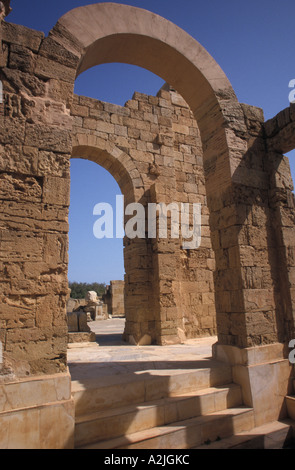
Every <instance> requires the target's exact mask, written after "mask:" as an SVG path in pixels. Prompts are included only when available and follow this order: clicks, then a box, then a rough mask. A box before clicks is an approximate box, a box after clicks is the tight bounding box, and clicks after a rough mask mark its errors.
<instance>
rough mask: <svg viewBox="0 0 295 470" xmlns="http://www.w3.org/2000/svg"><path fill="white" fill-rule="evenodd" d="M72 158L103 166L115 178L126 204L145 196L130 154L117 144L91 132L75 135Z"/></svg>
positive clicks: (140, 179)
mask: <svg viewBox="0 0 295 470" xmlns="http://www.w3.org/2000/svg"><path fill="white" fill-rule="evenodd" d="M72 158H85V159H87V160H91V161H93V162H95V163H97V164H98V165H100V166H102V167H103V168H105V169H106V170H108V171H109V173H110V174H111V175H112V176H113V177H114V178H115V180H116V181H117V183H118V185H119V186H120V189H121V191H122V194H123V195H124V196H125V202H126V204H129V203H132V202H137V201H139V200H140V199H141V197H142V196H143V181H142V177H141V175H140V173H139V171H138V169H137V168H136V166H135V165H134V163H133V161H132V159H131V158H130V156H129V155H128V154H127V153H125V152H124V151H122V150H121V149H120V148H118V147H117V146H116V145H114V144H112V143H111V142H108V141H106V140H104V139H101V138H99V137H97V136H95V135H90V134H79V133H77V134H75V135H74V136H73V150H72Z"/></svg>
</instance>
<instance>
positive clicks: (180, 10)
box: [7, 0, 295, 283]
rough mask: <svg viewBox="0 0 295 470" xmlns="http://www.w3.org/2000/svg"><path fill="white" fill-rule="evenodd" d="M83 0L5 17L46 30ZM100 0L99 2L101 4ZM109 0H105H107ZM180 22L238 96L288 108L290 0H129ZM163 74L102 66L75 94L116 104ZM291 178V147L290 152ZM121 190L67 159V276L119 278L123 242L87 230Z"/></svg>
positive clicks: (268, 109)
mask: <svg viewBox="0 0 295 470" xmlns="http://www.w3.org/2000/svg"><path fill="white" fill-rule="evenodd" d="M89 3H95V2H91V1H85V0H62V1H61V0H50V1H40V0H26V1H24V0H12V1H11V5H12V7H13V11H12V13H11V14H10V15H9V17H8V18H7V21H10V22H12V23H17V24H22V25H24V26H27V27H29V28H33V29H37V30H39V31H43V32H44V33H45V34H48V32H49V31H50V29H51V28H52V27H53V26H54V25H55V23H56V22H57V20H58V19H59V18H60V16H62V15H63V14H64V13H66V12H67V11H69V10H71V9H73V8H76V7H78V6H83V5H87V4H89ZM99 3H100V2H99ZM105 3H107V2H105ZM117 3H122V4H126V5H133V6H137V7H141V8H145V9H147V10H150V11H153V12H154V13H157V14H159V15H161V16H163V17H165V18H166V19H168V20H170V21H172V22H173V23H175V24H177V25H178V26H180V27H181V28H183V29H184V30H185V31H186V32H187V33H189V34H190V35H191V36H193V37H194V38H195V39H196V40H197V41H199V42H200V43H201V44H202V45H203V46H204V47H205V48H206V49H207V51H208V52H209V53H210V54H211V55H212V56H213V57H214V59H215V60H216V61H217V62H218V64H219V65H220V66H221V68H222V69H223V71H224V72H225V74H226V75H227V77H228V78H229V80H230V82H231V84H232V86H233V88H234V90H235V92H236V95H237V97H238V99H239V101H240V102H242V103H247V104H251V105H254V106H258V107H261V108H263V110H264V115H265V119H266V120H267V119H270V118H271V117H273V116H274V115H275V114H277V113H278V112H279V111H281V110H282V109H284V108H286V107H287V106H289V101H288V96H289V92H290V91H291V90H290V88H288V85H289V82H290V80H291V79H295V62H294V52H295V27H294V20H295V2H294V0H280V1H278V0H247V1H245V0H206V1H205V0H181V1H180V0H128V1H124V0H122V1H119V2H117ZM163 83H164V82H163V80H162V79H161V78H159V77H157V76H155V75H153V74H152V73H150V72H148V71H146V70H143V69H140V68H138V67H134V66H130V65H126V64H106V65H100V66H98V67H94V68H93V69H90V70H88V71H87V72H85V73H83V74H82V75H81V76H80V77H79V78H78V79H77V81H76V87H75V92H76V93H77V94H80V95H85V96H90V97H93V98H97V99H100V100H102V101H108V102H111V103H116V104H119V105H124V103H125V102H126V101H127V100H128V99H130V98H131V97H132V95H133V92H134V91H139V92H142V93H147V94H151V95H155V94H156V93H157V91H158V90H159V89H160V88H161V86H162V85H163ZM288 156H289V158H290V164H291V171H292V175H293V179H295V152H294V151H293V152H290V154H289V155H288ZM116 194H121V193H120V189H119V187H118V185H117V183H116V181H115V180H114V179H113V178H112V176H111V175H110V174H109V173H108V172H107V171H105V170H104V169H103V168H101V167H99V166H98V165H96V164H94V163H92V162H87V161H82V160H72V164H71V208H70V252H69V255H70V265H69V280H70V281H81V282H106V283H109V281H110V280H115V279H123V275H124V268H123V248H122V241H121V240H115V239H114V240H97V239H95V237H94V236H93V230H92V228H93V223H94V222H95V220H96V218H95V217H94V216H93V208H94V206H95V204H97V203H99V202H109V203H111V204H114V202H115V196H116Z"/></svg>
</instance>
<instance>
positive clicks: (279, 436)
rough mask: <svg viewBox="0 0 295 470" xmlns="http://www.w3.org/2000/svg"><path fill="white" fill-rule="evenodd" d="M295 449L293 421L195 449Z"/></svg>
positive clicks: (285, 421)
mask: <svg viewBox="0 0 295 470" xmlns="http://www.w3.org/2000/svg"><path fill="white" fill-rule="evenodd" d="M284 448H290V449H291V448H293V449H294V448H295V423H294V421H292V420H284V421H274V422H272V423H268V424H264V425H263V426H259V427H255V428H253V429H251V430H250V431H249V430H246V431H243V432H240V433H237V434H235V435H234V436H231V437H228V438H225V439H221V440H218V441H215V442H211V443H207V444H205V445H204V444H203V445H201V446H198V447H195V449H198V450H199V449H202V450H204V449H205V450H206V449H207V450H214V449H284Z"/></svg>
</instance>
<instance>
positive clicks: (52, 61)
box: [0, 22, 78, 449]
mask: <svg viewBox="0 0 295 470" xmlns="http://www.w3.org/2000/svg"><path fill="white" fill-rule="evenodd" d="M2 39H3V42H4V43H5V45H6V47H7V48H8V53H7V54H5V55H4V66H3V67H2V68H1V71H0V79H1V80H2V82H3V90H4V116H2V117H1V125H0V145H1V157H0V169H1V175H0V198H1V215H0V218H1V230H0V270H1V281H2V289H1V294H0V302H1V312H0V328H1V340H2V343H3V349H4V351H3V357H4V362H3V364H2V370H1V372H2V374H1V381H2V384H3V385H2V388H3V393H2V394H3V396H4V397H5V400H4V402H3V407H2V408H1V410H0V422H1V425H0V427H1V429H6V430H8V429H9V430H10V431H11V432H10V431H9V432H6V433H5V434H1V438H0V442H1V444H0V446H1V448H11V447H13V448H19V447H20V448H21V447H23V446H24V447H26V448H35V449H38V448H59V447H60V448H65V447H73V432H74V404H73V401H72V399H71V392H70V383H71V378H70V374H69V372H68V369H67V321H66V303H67V297H68V281H67V263H68V259H67V250H68V235H67V233H68V206H69V190H70V175H69V158H70V155H71V126H72V120H71V117H70V113H69V108H68V106H69V102H70V99H71V96H72V93H73V84H74V79H75V74H76V72H75V70H76V66H77V61H78V57H77V56H76V55H75V54H74V53H69V52H68V51H65V50H64V49H63V48H62V47H61V46H59V44H58V43H56V42H54V41H52V40H51V39H49V38H48V39H44V35H43V33H39V32H37V31H32V30H29V29H28V28H24V27H22V26H18V25H13V24H9V23H5V22H3V23H2ZM24 390H25V393H24ZM33 390H34V393H33ZM20 423H21V424H20Z"/></svg>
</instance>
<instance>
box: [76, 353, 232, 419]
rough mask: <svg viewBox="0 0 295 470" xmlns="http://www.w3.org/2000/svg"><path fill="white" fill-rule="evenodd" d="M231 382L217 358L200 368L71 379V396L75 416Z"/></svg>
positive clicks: (229, 370)
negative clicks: (73, 402) (79, 379)
mask: <svg viewBox="0 0 295 470" xmlns="http://www.w3.org/2000/svg"><path fill="white" fill-rule="evenodd" d="M206 365H207V364H206ZM231 382H232V372H231V367H230V366H228V365H227V364H224V363H221V362H218V361H216V362H215V363H213V365H212V363H211V362H210V367H208V366H207V367H205V366H204V367H203V368H197V369H186V370H169V369H168V370H163V369H161V370H156V369H153V370H145V371H142V372H138V373H128V374H118V376H116V375H112V376H107V377H99V378H97V379H85V380H83V381H72V396H73V399H74V401H75V411H76V416H83V415H87V414H91V413H93V412H98V411H104V410H106V409H110V408H118V407H122V406H127V405H134V404H137V403H145V402H149V401H154V400H160V399H162V398H167V397H174V396H178V395H184V394H186V393H190V392H194V391H196V390H201V389H204V388H210V387H215V386H219V385H226V384H229V383H231Z"/></svg>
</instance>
